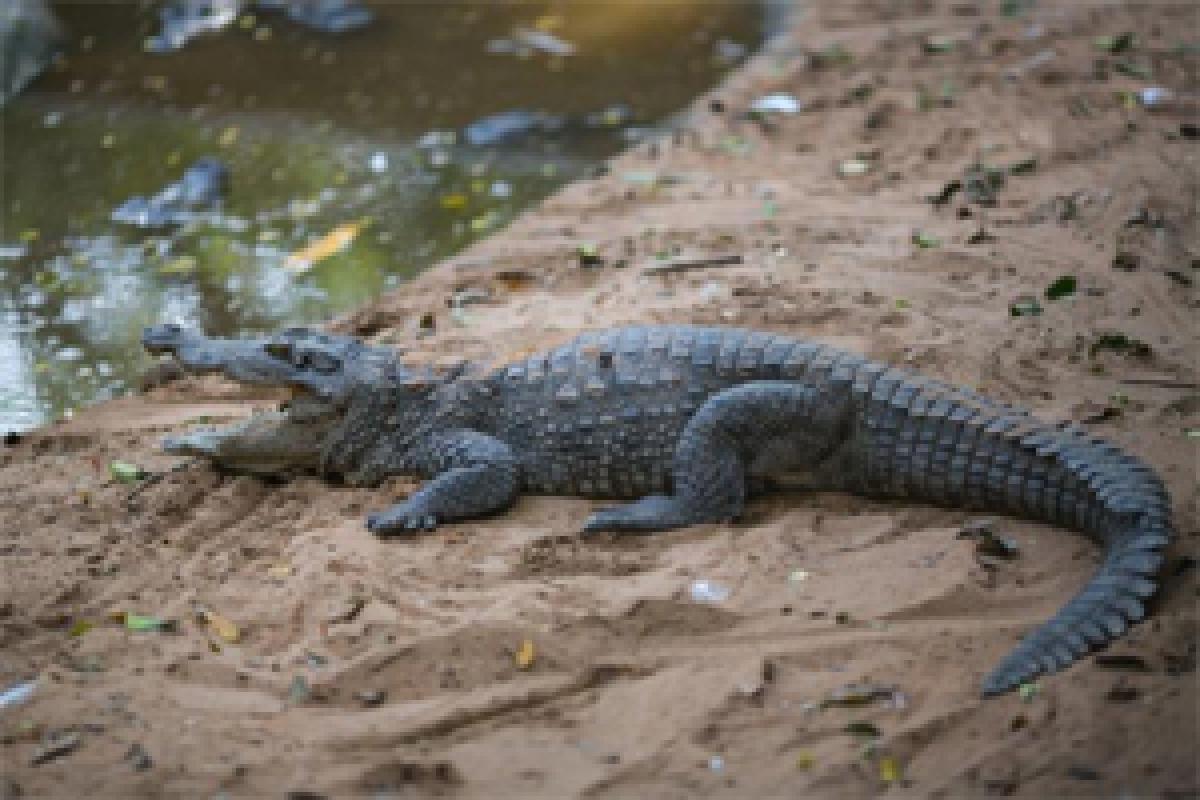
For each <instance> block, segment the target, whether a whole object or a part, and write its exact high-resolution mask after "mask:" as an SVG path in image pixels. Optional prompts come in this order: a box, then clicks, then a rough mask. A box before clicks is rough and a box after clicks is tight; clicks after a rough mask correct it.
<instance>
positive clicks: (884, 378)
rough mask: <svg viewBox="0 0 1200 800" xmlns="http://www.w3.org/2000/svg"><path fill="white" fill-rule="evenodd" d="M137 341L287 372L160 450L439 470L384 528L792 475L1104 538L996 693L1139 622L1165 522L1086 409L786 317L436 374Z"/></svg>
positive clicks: (191, 365) (393, 359)
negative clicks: (763, 327) (1038, 401)
mask: <svg viewBox="0 0 1200 800" xmlns="http://www.w3.org/2000/svg"><path fill="white" fill-rule="evenodd" d="M143 345H144V346H145V348H146V349H147V350H148V351H149V352H151V353H159V354H164V353H165V354H171V355H172V356H173V357H174V358H175V359H176V360H177V361H178V362H179V363H180V364H181V366H182V367H183V368H184V369H185V370H187V371H191V372H197V373H207V372H215V373H221V374H223V375H224V376H226V377H228V378H231V379H233V380H235V381H240V382H245V383H252V384H263V385H273V386H287V387H291V388H292V389H293V400H292V401H290V403H288V404H285V405H284V406H283V407H282V408H281V410H278V411H274V412H270V413H266V414H261V415H258V416H252V417H250V418H249V419H248V420H245V421H242V422H240V423H237V424H236V425H234V426H233V427H230V428H224V429H201V430H197V431H195V432H192V433H188V434H185V435H182V436H177V437H172V438H168V439H167V440H165V442H164V447H165V449H166V450H167V451H168V452H170V453H175V454H180V455H192V456H203V457H205V458H207V459H210V460H211V461H212V462H213V463H214V464H215V465H217V466H218V467H222V468H227V469H233V470H239V469H240V470H246V471H250V472H258V473H262V474H272V475H283V474H287V473H289V472H296V471H313V472H317V473H320V474H324V475H326V476H329V477H334V478H340V479H341V480H344V481H345V482H347V483H350V484H352V485H377V484H379V483H380V482H381V481H383V480H384V479H385V478H387V477H388V476H392V475H398V474H407V475H414V476H417V477H421V478H425V479H428V480H427V482H426V483H424V484H423V485H422V487H421V488H420V489H419V490H417V491H416V492H415V493H413V494H412V495H410V496H409V497H408V498H407V499H406V500H404V501H403V502H401V503H398V504H396V505H394V506H392V507H390V508H388V509H386V510H384V511H381V512H378V513H373V514H370V515H369V516H368V518H367V527H368V529H369V530H370V531H372V532H373V533H375V534H377V535H380V536H391V535H399V534H405V533H408V532H413V531H419V530H432V529H434V528H436V527H437V526H438V525H439V524H441V523H443V522H447V521H451V520H462V519H469V518H474V517H481V516H484V515H487V514H490V513H494V512H498V511H501V510H503V509H505V508H506V507H508V506H509V505H511V504H512V503H513V501H514V500H515V498H516V497H517V495H518V494H519V493H520V492H523V491H524V492H537V493H546V494H570V495H582V496H594V497H607V498H615V499H628V500H632V502H629V503H627V504H625V505H617V506H612V507H607V508H601V509H599V510H596V511H595V512H594V513H593V514H592V515H591V516H590V517H589V518H588V519H587V521H586V522H585V524H584V525H583V532H584V534H595V533H597V532H601V531H609V532H618V533H620V532H625V533H638V532H641V533H648V532H652V531H661V530H667V529H672V528H679V527H682V526H688V525H695V524H699V523H709V522H717V523H719V522H726V521H729V520H731V519H735V518H737V517H738V516H739V514H741V513H742V511H743V509H744V508H745V505H746V502H747V498H748V497H749V496H751V495H753V494H755V493H758V492H763V491H768V490H770V489H771V488H773V487H778V486H779V485H781V484H786V485H787V486H789V487H795V486H805V487H808V488H811V489H813V490H822V491H847V492H853V493H857V494H860V495H863V496H868V497H877V498H891V499H899V500H905V501H921V502H928V503H932V504H937V505H942V506H947V507H957V508H969V509H984V510H990V511H1001V512H1005V513H1010V514H1013V515H1017V516H1023V517H1026V518H1032V519H1035V520H1039V521H1044V522H1049V523H1052V524H1055V525H1058V526H1061V527H1065V528H1070V529H1074V530H1077V531H1080V532H1083V533H1084V534H1086V535H1088V536H1090V537H1091V538H1093V539H1095V540H1097V541H1098V542H1099V543H1100V544H1101V545H1102V546H1103V548H1104V558H1103V562H1102V564H1101V566H1100V568H1099V570H1098V571H1097V573H1096V574H1095V576H1094V577H1093V578H1092V579H1091V580H1090V581H1089V582H1088V583H1087V585H1086V586H1085V587H1084V588H1083V590H1082V591H1080V593H1079V594H1077V595H1076V596H1075V597H1074V598H1073V599H1071V600H1070V601H1069V602H1068V603H1067V604H1066V605H1065V606H1064V607H1063V608H1062V609H1061V610H1060V611H1059V612H1058V613H1057V614H1056V615H1055V616H1054V617H1053V618H1052V619H1051V620H1049V621H1048V622H1046V623H1045V624H1043V625H1042V626H1040V627H1039V628H1036V629H1035V630H1034V631H1033V632H1032V633H1030V634H1029V635H1027V636H1026V637H1025V638H1024V639H1023V640H1022V641H1021V642H1020V643H1019V645H1018V646H1017V647H1016V649H1015V650H1014V651H1013V652H1012V653H1011V654H1010V655H1008V656H1007V657H1006V658H1005V659H1004V660H1003V661H1002V662H1001V663H1000V665H999V666H998V667H996V668H995V669H994V670H993V671H992V672H991V673H990V674H989V675H988V676H987V677H986V679H985V680H984V681H983V686H982V689H983V692H984V694H986V695H993V694H1000V693H1003V692H1006V691H1009V690H1011V689H1013V688H1015V687H1018V686H1020V685H1021V684H1024V683H1027V682H1029V681H1032V680H1034V679H1036V678H1037V677H1038V676H1040V675H1043V674H1050V673H1053V672H1056V671H1058V670H1061V669H1063V668H1065V667H1067V666H1068V665H1070V664H1072V663H1073V662H1075V661H1077V660H1079V659H1081V658H1082V657H1083V656H1085V655H1086V654H1088V653H1089V652H1091V651H1092V650H1094V649H1097V648H1100V647H1103V646H1106V645H1107V644H1109V643H1110V642H1111V641H1113V640H1115V639H1117V638H1118V637H1120V636H1121V635H1123V634H1124V633H1125V631H1126V630H1127V629H1128V628H1129V626H1130V625H1131V624H1132V623H1135V622H1137V621H1139V620H1140V619H1142V618H1143V617H1144V615H1145V612H1146V609H1145V602H1146V599H1147V598H1148V597H1150V596H1151V595H1152V594H1153V593H1154V592H1155V591H1156V589H1157V584H1158V578H1157V576H1158V573H1159V570H1160V568H1161V566H1162V562H1163V558H1164V557H1163V550H1164V548H1165V547H1166V546H1167V545H1168V543H1169V542H1170V541H1171V539H1172V535H1173V530H1172V522H1171V511H1170V500H1169V497H1168V494H1167V491H1166V489H1165V487H1164V485H1163V482H1162V481H1161V480H1160V478H1159V477H1158V475H1157V474H1156V473H1155V472H1154V470H1153V469H1151V468H1150V467H1149V466H1147V465H1146V464H1145V463H1143V462H1142V461H1141V460H1139V459H1138V458H1136V457H1134V456H1132V455H1129V454H1127V453H1125V452H1123V451H1122V450H1120V449H1119V448H1117V447H1116V446H1114V445H1112V444H1110V443H1108V442H1106V441H1104V440H1102V439H1097V438H1094V437H1093V436H1092V435H1091V434H1090V433H1089V432H1088V431H1087V430H1085V429H1083V428H1082V427H1080V426H1078V425H1075V424H1073V423H1049V422H1044V421H1041V420H1039V419H1037V418H1036V417H1034V416H1033V415H1031V414H1030V413H1029V412H1028V411H1024V410H1021V409H1019V408H1016V407H1013V406H1011V405H1008V404H1005V403H1002V402H998V401H995V400H992V399H988V398H987V397H984V396H982V395H980V394H978V393H976V392H974V391H972V390H969V389H966V388H960V387H955V386H952V385H948V384H945V383H940V382H938V381H935V380H931V379H928V378H925V377H921V376H919V375H917V374H914V373H911V372H908V371H905V370H902V369H897V368H894V367H891V366H888V365H887V364H884V363H879V362H875V361H871V360H869V359H867V358H864V357H862V356H860V355H856V354H854V353H852V352H848V351H845V350H841V349H838V348H835V347H832V346H828V345H825V344H821V343H817V342H811V341H804V340H801V339H797V338H792V337H789V336H784V335H776V334H772V333H765V332H759V331H752V330H743V329H737V328H722V327H692V326H683V325H681V326H641V327H625V328H616V329H611V330H601V331H593V332H586V333H583V334H581V335H579V336H578V337H577V338H575V339H574V340H573V341H571V342H569V343H567V344H564V345H562V346H560V347H557V348H555V349H551V350H549V351H547V352H543V353H539V354H536V355H532V356H529V357H527V358H525V359H523V360H518V361H514V362H513V363H509V364H507V365H504V366H500V367H494V368H491V367H487V366H484V365H475V364H471V363H463V364H461V365H459V366H457V367H455V368H453V369H442V370H439V369H436V368H434V367H432V366H411V365H407V364H405V363H404V362H403V361H402V360H401V356H400V354H399V353H398V352H397V351H395V350H393V349H390V348H387V347H380V346H373V345H369V344H366V343H364V342H362V341H359V340H358V339H355V338H353V337H349V336H342V335H337V334H331V333H326V332H322V331H317V330H313V329H307V328H289V329H286V330H283V331H281V332H279V333H276V334H272V335H265V336H261V337H257V338H248V339H217V338H208V337H206V336H205V335H204V334H202V333H200V332H198V331H194V330H190V329H187V328H184V327H180V326H178V325H170V324H165V325H157V326H154V327H151V328H147V329H146V331H145V332H144V335H143Z"/></svg>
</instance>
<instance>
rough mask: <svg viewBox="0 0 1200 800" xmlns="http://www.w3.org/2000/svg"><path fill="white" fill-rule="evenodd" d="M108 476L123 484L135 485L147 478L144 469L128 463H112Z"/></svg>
mask: <svg viewBox="0 0 1200 800" xmlns="http://www.w3.org/2000/svg"><path fill="white" fill-rule="evenodd" d="M108 474H110V475H112V476H113V478H114V479H115V480H118V481H120V482H121V483H135V482H137V481H140V480H141V479H142V478H144V477H146V471H145V470H144V469H142V468H141V467H139V466H138V465H137V464H130V463H129V462H128V461H110V462H109V464H108Z"/></svg>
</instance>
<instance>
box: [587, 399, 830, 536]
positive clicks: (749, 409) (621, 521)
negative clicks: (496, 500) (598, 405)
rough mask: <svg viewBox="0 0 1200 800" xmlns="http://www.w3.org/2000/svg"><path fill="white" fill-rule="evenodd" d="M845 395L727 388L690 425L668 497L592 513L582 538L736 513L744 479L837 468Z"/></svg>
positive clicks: (683, 436) (677, 456) (717, 518)
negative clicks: (601, 532) (823, 467)
mask: <svg viewBox="0 0 1200 800" xmlns="http://www.w3.org/2000/svg"><path fill="white" fill-rule="evenodd" d="M851 410H852V407H851V403H850V402H849V400H848V393H847V392H844V391H839V390H836V389H833V388H832V387H827V388H826V390H825V391H819V390H818V389H816V388H815V387H813V386H809V385H806V384H799V383H787V382H782V381H780V382H776V381H758V382H753V383H746V384H743V385H741V386H737V387H734V388H732V389H727V390H725V391H724V392H721V393H719V394H717V395H715V396H713V397H711V398H709V400H708V402H706V403H705V404H704V405H703V406H702V407H701V408H700V410H699V411H697V412H696V414H695V415H694V416H693V417H692V418H691V419H690V420H688V424H687V426H686V427H685V428H684V430H683V433H682V434H681V436H680V439H679V445H678V447H677V448H676V451H675V462H674V469H673V476H674V478H673V482H674V494H670V495H650V496H647V497H643V498H642V499H640V500H638V501H636V502H634V503H630V504H629V505H624V506H616V507H614V508H607V509H602V510H600V511H597V512H596V513H595V514H593V515H592V516H591V517H590V518H589V519H588V521H587V522H586V523H585V524H584V529H583V532H584V533H594V532H598V531H618V532H650V531H661V530H670V529H672V528H681V527H684V526H687V525H696V524H700V523H703V522H726V521H728V520H731V519H734V518H735V517H737V516H739V515H740V514H741V513H742V509H743V507H744V506H745V503H746V494H747V488H746V487H747V480H748V479H750V478H761V477H766V476H769V475H774V474H779V473H783V472H788V471H794V470H807V471H816V470H817V469H818V468H819V467H821V466H822V465H828V464H833V463H836V459H835V457H836V456H837V455H838V454H840V453H841V452H842V448H843V445H845V444H846V443H847V442H848V440H849V430H850V426H849V422H850V414H851Z"/></svg>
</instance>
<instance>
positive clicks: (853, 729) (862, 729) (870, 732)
mask: <svg viewBox="0 0 1200 800" xmlns="http://www.w3.org/2000/svg"><path fill="white" fill-rule="evenodd" d="M845 732H846V733H848V734H850V735H851V736H868V737H870V738H872V739H877V738H879V737H880V736H883V731H881V730H879V726H877V725H876V724H875V723H874V722H866V721H863V720H859V721H857V722H851V723H850V724H848V725H847V726H846V727H845Z"/></svg>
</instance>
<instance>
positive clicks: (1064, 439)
mask: <svg viewBox="0 0 1200 800" xmlns="http://www.w3.org/2000/svg"><path fill="white" fill-rule="evenodd" d="M1031 438H1032V439H1034V440H1035V441H1036V442H1041V444H1040V446H1038V445H1036V444H1032V443H1031V442H1030V441H1029V440H1030V439H1031ZM1047 439H1049V441H1046V440H1047ZM1018 446H1019V447H1020V449H1021V450H1023V451H1025V452H1026V453H1029V452H1030V451H1031V450H1032V456H1033V457H1034V458H1038V457H1041V458H1045V457H1046V456H1049V457H1050V458H1051V459H1052V461H1051V472H1055V471H1061V472H1062V478H1063V482H1064V483H1065V484H1068V485H1071V486H1073V487H1074V488H1075V490H1076V493H1077V494H1076V499H1075V502H1074V503H1068V504H1067V506H1068V507H1066V508H1063V507H1062V506H1061V505H1060V507H1059V509H1058V513H1057V514H1049V515H1045V516H1049V517H1050V518H1051V519H1050V521H1053V522H1057V523H1060V524H1065V525H1069V526H1072V527H1077V528H1079V529H1081V530H1083V531H1084V532H1085V533H1087V534H1089V535H1091V536H1093V537H1095V538H1096V539H1098V540H1099V541H1100V542H1101V543H1103V545H1104V546H1105V556H1104V561H1103V563H1102V564H1101V566H1100V569H1099V570H1098V571H1097V573H1096V574H1095V576H1094V577H1093V578H1092V579H1091V580H1090V581H1089V582H1088V584H1087V585H1086V586H1085V587H1084V588H1083V590H1082V591H1080V592H1079V594H1077V595H1076V596H1075V597H1074V598H1072V599H1071V600H1070V602H1068V603H1067V604H1066V605H1065V606H1064V607H1063V608H1062V609H1061V610H1060V611H1059V612H1058V613H1057V614H1055V615H1054V617H1053V618H1051V619H1050V620H1049V621H1048V622H1046V623H1045V624H1043V625H1042V626H1041V627H1039V628H1037V629H1036V630H1034V631H1033V632H1032V633H1031V634H1029V635H1028V636H1026V637H1025V639H1024V640H1022V641H1021V643H1020V644H1019V645H1018V646H1017V648H1016V649H1015V650H1013V652H1012V653H1010V654H1009V655H1008V656H1007V657H1006V658H1005V659H1004V660H1003V661H1002V662H1001V663H1000V665H999V666H997V667H996V668H995V669H994V670H993V671H992V672H991V674H990V675H988V676H987V678H986V679H985V680H984V683H983V693H984V694H985V695H995V694H1001V693H1003V692H1007V691H1010V690H1012V689H1014V688H1016V687H1018V686H1020V685H1021V684H1022V683H1027V682H1029V681H1031V680H1033V679H1034V678H1036V677H1038V676H1039V675H1046V674H1050V673H1053V672H1057V671H1058V670H1060V669H1063V668H1065V667H1067V666H1069V665H1070V664H1072V663H1074V662H1075V661H1077V660H1079V659H1080V658H1082V657H1083V656H1085V655H1086V654H1087V653H1089V652H1090V651H1092V650H1093V649H1096V648H1100V647H1104V646H1105V645H1107V644H1108V643H1109V642H1111V641H1113V640H1114V639H1117V638H1118V637H1120V636H1121V635H1122V634H1124V633H1125V631H1126V630H1127V629H1128V628H1129V626H1130V625H1131V624H1133V623H1135V622H1138V621H1139V620H1141V619H1142V617H1143V616H1145V613H1146V609H1145V601H1146V598H1148V597H1150V596H1151V595H1153V594H1154V592H1155V591H1156V590H1157V588H1158V583H1157V579H1156V576H1157V573H1158V571H1159V569H1160V567H1161V566H1162V562H1163V555H1162V551H1163V549H1164V548H1165V547H1166V545H1167V544H1168V543H1169V542H1170V540H1171V533H1172V532H1171V521H1170V501H1169V499H1168V496H1167V492H1166V489H1165V488H1164V486H1163V484H1162V481H1161V480H1160V479H1159V477H1158V476H1157V475H1156V474H1155V473H1154V471H1153V470H1151V469H1150V468H1149V467H1147V466H1146V465H1145V464H1143V463H1142V462H1141V461H1139V460H1138V459H1137V458H1134V457H1133V456H1130V455H1127V454H1126V453H1124V452H1122V451H1121V450H1119V449H1118V448H1116V447H1115V446H1113V445H1111V444H1108V443H1107V442H1104V441H1102V440H1097V439H1092V438H1089V437H1088V436H1087V434H1086V433H1085V432H1083V431H1081V430H1079V429H1068V430H1065V431H1059V430H1043V431H1042V432H1041V433H1040V435H1036V434H1035V435H1034V436H1032V437H1024V438H1023V441H1021V442H1019V443H1018ZM1015 460H1016V461H1017V462H1018V463H1019V462H1021V461H1022V459H1020V458H1017V459H1015ZM1071 506H1073V507H1071ZM1014 510H1016V509H1014ZM1024 510H1025V511H1026V512H1027V513H1028V512H1029V511H1030V510H1032V509H1024ZM1054 517H1057V519H1055V518H1054Z"/></svg>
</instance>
